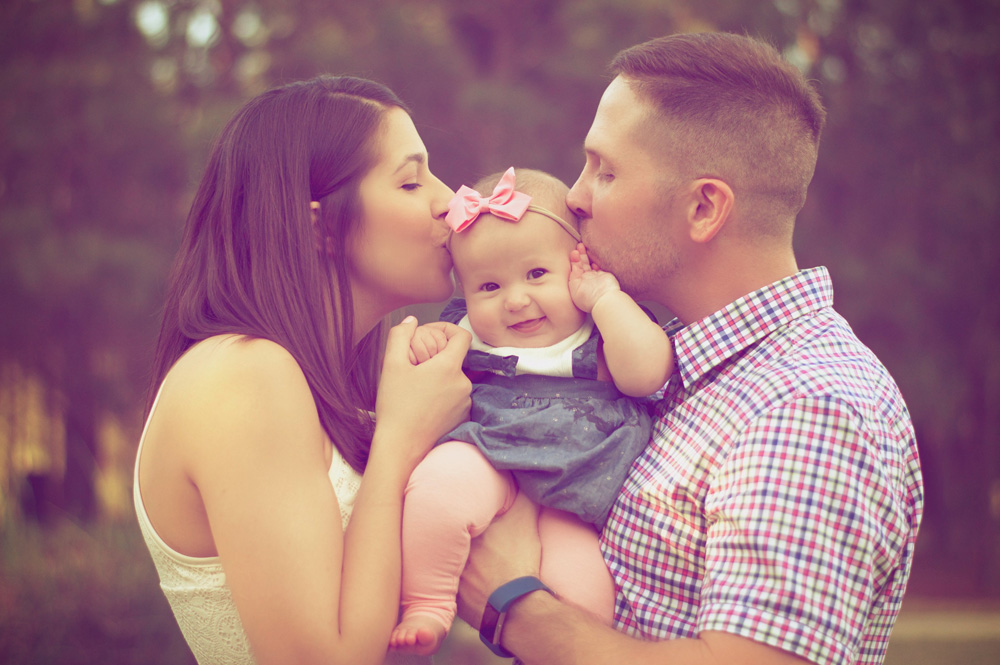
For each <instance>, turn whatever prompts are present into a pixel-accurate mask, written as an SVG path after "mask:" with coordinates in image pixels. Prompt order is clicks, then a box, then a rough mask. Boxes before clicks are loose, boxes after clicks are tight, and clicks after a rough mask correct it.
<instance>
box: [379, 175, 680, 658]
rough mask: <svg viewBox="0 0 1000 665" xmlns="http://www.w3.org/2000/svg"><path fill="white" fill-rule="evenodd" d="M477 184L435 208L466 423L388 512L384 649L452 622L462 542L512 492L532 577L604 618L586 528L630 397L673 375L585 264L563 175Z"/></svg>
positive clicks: (645, 421)
mask: <svg viewBox="0 0 1000 665" xmlns="http://www.w3.org/2000/svg"><path fill="white" fill-rule="evenodd" d="M476 189H477V190H478V191H475V190H472V189H470V188H468V187H462V188H460V189H459V191H458V193H457V194H456V195H455V197H454V199H452V201H451V204H450V211H449V213H448V216H447V221H448V223H449V225H450V226H451V227H452V229H453V234H452V236H451V239H450V248H451V253H452V257H453V259H454V262H455V275H456V277H457V280H458V282H459V285H460V287H461V289H462V293H463V295H464V296H465V299H464V301H463V300H456V301H453V302H452V303H449V305H448V306H447V307H446V308H445V311H444V312H442V319H444V320H445V321H452V322H454V323H458V324H459V325H460V326H462V327H465V328H467V329H469V330H471V332H472V337H473V340H472V348H471V350H470V352H469V355H468V357H467V359H466V363H465V368H466V371H467V372H468V373H469V374H470V377H471V378H472V380H473V382H474V388H473V394H472V411H471V414H470V420H469V421H468V422H466V423H464V424H463V425H461V426H459V427H458V428H457V429H455V430H454V431H452V432H451V433H449V434H448V435H447V436H446V437H444V438H443V439H442V443H441V444H440V445H438V446H437V447H435V448H434V450H432V451H431V452H430V454H428V455H427V457H426V458H425V459H424V461H423V462H422V463H421V464H420V465H419V466H418V467H417V469H416V470H415V471H414V472H413V475H412V476H411V477H410V482H409V485H408V487H407V490H406V498H405V505H404V512H403V586H402V607H403V616H402V619H401V621H400V623H399V625H398V626H397V627H396V629H395V630H394V631H393V634H392V637H391V640H390V646H391V647H393V648H395V649H397V650H402V651H409V652H414V653H420V654H429V653H433V652H435V651H437V649H438V648H439V647H440V645H441V642H442V641H443V640H444V637H445V636H446V634H447V631H448V629H449V628H450V627H451V623H452V621H453V619H454V616H455V609H456V604H455V596H456V593H457V590H458V581H459V577H460V575H461V572H462V570H463V569H464V567H465V562H466V559H467V558H468V555H469V546H470V541H471V539H472V538H474V537H476V536H477V535H479V534H480V533H482V532H483V531H484V530H485V529H486V528H487V527H488V526H489V524H490V522H491V521H492V520H493V519H494V518H495V517H496V516H497V515H500V514H503V513H504V512H505V511H506V510H507V509H508V508H509V507H510V505H511V504H512V503H513V501H514V498H515V496H516V495H517V492H519V491H520V492H524V493H526V494H527V496H528V497H529V498H531V499H532V500H533V501H535V502H537V503H538V504H540V505H541V506H543V509H542V511H541V513H540V515H539V523H538V530H539V538H540V540H541V543H542V568H541V573H540V576H541V579H542V580H543V581H544V582H545V583H546V584H547V585H548V586H549V587H551V588H552V589H553V591H555V593H556V594H558V595H559V596H561V597H563V598H566V599H568V600H570V601H571V602H574V603H576V604H577V605H580V606H581V607H585V608H587V609H589V610H590V611H592V612H593V613H594V614H595V615H597V616H598V617H599V618H601V619H602V620H604V621H605V622H607V623H610V622H611V619H612V612H613V604H614V595H615V591H614V585H613V583H612V581H611V577H610V575H609V573H608V571H607V568H606V567H605V564H604V560H603V557H602V556H601V553H600V550H599V547H598V540H597V533H598V530H599V529H600V528H601V527H602V526H603V524H604V522H605V520H606V519H607V516H608V514H609V512H610V510H611V505H612V503H613V502H614V500H615V497H616V495H617V494H618V491H619V489H620V487H621V485H622V483H623V482H624V480H625V477H626V475H627V474H628V470H629V467H630V466H631V464H632V462H633V461H634V460H635V458H636V457H637V456H638V455H639V453H640V452H641V451H642V449H643V448H644V447H645V445H646V443H647V441H648V439H649V431H650V418H649V415H648V413H647V412H646V409H645V407H644V405H642V404H641V403H639V402H638V401H636V400H634V399H631V398H633V397H644V396H647V395H650V394H652V393H655V392H656V391H658V390H659V389H660V388H661V387H662V386H663V384H664V383H665V382H666V380H667V378H668V377H669V375H670V372H671V371H672V369H673V351H672V348H671V345H670V340H669V338H668V337H667V335H666V334H665V333H664V332H663V330H662V329H661V328H660V327H659V326H658V325H657V324H656V322H655V321H653V320H652V319H651V318H650V317H649V316H648V315H647V313H646V312H645V311H644V310H643V309H642V308H640V307H639V305H637V304H636V303H635V301H633V300H632V299H631V298H630V297H629V296H628V295H626V294H625V293H624V292H623V291H622V290H621V289H620V288H619V285H618V280H617V279H615V277H614V276H613V275H612V274H610V273H607V272H603V271H601V270H600V269H599V268H598V266H596V265H594V264H592V263H591V262H590V261H589V258H588V256H587V253H586V249H585V248H584V246H583V245H582V244H580V234H579V232H578V230H577V220H576V217H575V216H574V215H573V214H572V212H571V211H570V210H569V209H568V208H567V207H566V204H565V198H566V194H567V192H568V191H569V190H568V188H567V187H566V185H565V184H563V183H562V182H561V181H559V180H558V179H556V178H554V177H553V176H550V175H548V174H545V173H541V172H539V171H529V170H519V171H518V172H517V189H515V173H514V169H513V168H511V169H508V170H507V171H506V173H504V174H502V176H501V175H499V174H498V175H495V176H492V177H491V178H486V179H484V180H483V181H480V183H478V184H477V187H476ZM491 189H492V192H493V193H492V195H490V196H489V197H483V196H481V195H480V192H486V191H490V190H491ZM553 211H554V212H553ZM444 325H446V324H440V323H438V324H435V323H432V324H427V325H424V326H421V327H420V328H418V331H417V334H416V335H415V336H414V338H413V342H412V344H411V354H410V357H411V360H412V361H413V362H414V363H419V362H423V361H425V360H427V359H428V358H430V357H432V356H433V355H435V354H436V353H437V352H438V350H439V349H440V348H443V346H444V341H445V334H444V332H443V330H442V326H444Z"/></svg>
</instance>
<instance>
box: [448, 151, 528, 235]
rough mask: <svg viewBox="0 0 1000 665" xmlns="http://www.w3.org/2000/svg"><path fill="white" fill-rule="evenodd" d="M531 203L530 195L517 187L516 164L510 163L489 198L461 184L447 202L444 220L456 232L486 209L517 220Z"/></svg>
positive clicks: (494, 213) (497, 214)
mask: <svg viewBox="0 0 1000 665" xmlns="http://www.w3.org/2000/svg"><path fill="white" fill-rule="evenodd" d="M530 204H531V197H530V196H528V195H527V194H525V193H523V192H516V191H514V167H513V166H512V167H510V168H509V169H507V171H506V172H505V173H504V174H503V177H502V178H500V182H498V183H497V186H496V187H494V188H493V194H491V195H490V197H489V198H484V197H482V196H480V195H479V192H477V191H476V190H474V189H472V188H471V187H466V186H465V185H462V186H461V187H459V188H458V191H457V192H455V196H453V197H452V199H451V201H450V202H449V203H448V214H447V215H446V216H445V218H444V220H445V221H446V222H447V223H448V226H450V227H451V228H452V229H453V230H454V231H455V233H458V232H459V231H463V230H464V229H466V228H467V227H468V226H469V225H470V224H472V223H473V222H474V221H476V218H477V217H479V215H481V214H482V213H484V212H488V213H490V214H491V215H496V216H497V217H502V218H503V219H509V220H510V221H512V222H516V221H517V220H519V219H521V216H522V215H524V212H525V211H526V210H527V209H528V206H529V205H530Z"/></svg>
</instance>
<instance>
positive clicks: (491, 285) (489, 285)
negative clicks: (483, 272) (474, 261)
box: [479, 282, 500, 291]
mask: <svg viewBox="0 0 1000 665" xmlns="http://www.w3.org/2000/svg"><path fill="white" fill-rule="evenodd" d="M499 288H500V285H499V284H497V283H496V282H486V283H485V284H483V285H482V286H480V287H479V290H480V291H496V290H497V289H499Z"/></svg>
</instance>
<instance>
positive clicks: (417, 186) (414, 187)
mask: <svg viewBox="0 0 1000 665" xmlns="http://www.w3.org/2000/svg"><path fill="white" fill-rule="evenodd" d="M421 187H423V185H421V184H420V183H419V182H408V183H406V184H405V185H403V189H405V190H406V191H408V192H414V191H416V190H418V189H420V188H421Z"/></svg>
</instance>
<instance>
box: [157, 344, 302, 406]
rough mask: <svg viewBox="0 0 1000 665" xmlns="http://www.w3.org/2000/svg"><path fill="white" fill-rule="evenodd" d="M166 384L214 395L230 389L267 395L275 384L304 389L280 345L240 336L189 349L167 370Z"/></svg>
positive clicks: (299, 373)
mask: <svg viewBox="0 0 1000 665" xmlns="http://www.w3.org/2000/svg"><path fill="white" fill-rule="evenodd" d="M168 380H169V382H170V383H174V384H181V385H183V390H184V391H185V392H189V391H190V392H194V393H198V392H201V391H209V392H217V391H218V390H219V389H221V388H231V389H233V390H236V391H237V392H240V393H245V392H248V391H253V390H264V391H267V392H270V391H271V390H270V387H271V386H273V385H274V384H275V382H277V383H278V384H280V385H281V386H282V387H283V388H289V387H292V385H288V384H293V385H294V384H300V383H301V384H302V386H305V376H304V374H303V373H302V369H301V368H300V367H299V364H298V363H297V362H296V361H295V358H293V357H292V354H291V353H289V352H288V350H287V349H285V348H284V347H283V346H281V345H280V344H277V343H275V342H272V341H270V340H267V339H260V338H251V337H245V336H241V335H220V336H217V337H210V338H208V339H206V340H203V341H202V342H199V343H198V344H196V345H195V346H193V347H191V348H190V349H189V350H188V351H187V352H186V353H185V354H184V355H183V356H182V357H181V358H180V359H179V360H178V361H177V363H176V364H175V365H174V366H173V368H171V370H170V373H169V375H168Z"/></svg>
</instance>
